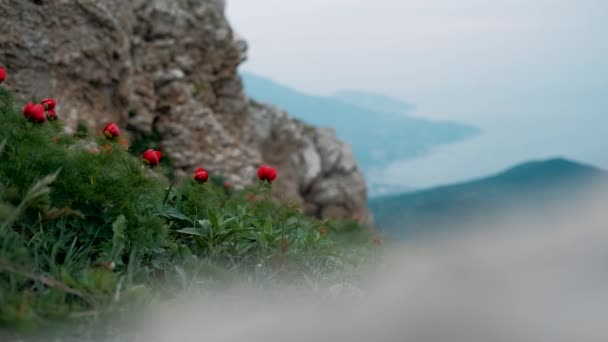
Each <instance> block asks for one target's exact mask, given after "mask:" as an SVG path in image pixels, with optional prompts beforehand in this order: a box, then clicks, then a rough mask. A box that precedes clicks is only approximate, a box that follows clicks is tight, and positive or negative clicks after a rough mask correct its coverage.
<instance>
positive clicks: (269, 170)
mask: <svg viewBox="0 0 608 342" xmlns="http://www.w3.org/2000/svg"><path fill="white" fill-rule="evenodd" d="M258 178H259V179H260V180H261V181H268V182H273V181H274V180H275V179H276V178H277V169H275V168H274V167H271V166H267V165H262V166H260V167H259V168H258Z"/></svg>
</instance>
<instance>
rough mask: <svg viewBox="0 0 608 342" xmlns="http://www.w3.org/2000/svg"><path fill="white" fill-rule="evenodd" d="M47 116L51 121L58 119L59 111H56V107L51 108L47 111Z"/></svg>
mask: <svg viewBox="0 0 608 342" xmlns="http://www.w3.org/2000/svg"><path fill="white" fill-rule="evenodd" d="M46 118H47V119H48V120H49V121H56V120H57V113H55V110H54V109H50V110H49V111H48V112H47V113H46Z"/></svg>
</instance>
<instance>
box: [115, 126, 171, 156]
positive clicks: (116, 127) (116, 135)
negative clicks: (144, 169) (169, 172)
mask: <svg viewBox="0 0 608 342" xmlns="http://www.w3.org/2000/svg"><path fill="white" fill-rule="evenodd" d="M103 135H105V136H106V138H108V139H114V138H118V137H119V136H120V128H118V126H116V124H115V123H113V122H111V123H109V124H107V125H106V127H104V129H103ZM159 159H160V158H159Z"/></svg>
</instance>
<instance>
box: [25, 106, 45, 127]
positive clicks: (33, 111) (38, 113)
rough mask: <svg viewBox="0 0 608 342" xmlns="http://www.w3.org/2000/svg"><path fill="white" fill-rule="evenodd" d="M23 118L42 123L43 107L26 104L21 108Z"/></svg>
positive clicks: (43, 118)
mask: <svg viewBox="0 0 608 342" xmlns="http://www.w3.org/2000/svg"><path fill="white" fill-rule="evenodd" d="M23 116H24V117H25V118H27V119H30V120H31V121H33V122H37V123H43V122H45V121H46V117H45V116H44V107H43V106H42V105H40V104H33V103H31V102H30V103H28V104H26V105H25V107H23Z"/></svg>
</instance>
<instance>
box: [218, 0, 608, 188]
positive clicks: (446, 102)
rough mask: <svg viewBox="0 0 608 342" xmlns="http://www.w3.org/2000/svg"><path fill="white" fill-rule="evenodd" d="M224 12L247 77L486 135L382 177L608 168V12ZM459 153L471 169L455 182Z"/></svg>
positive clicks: (270, 3)
mask: <svg viewBox="0 0 608 342" xmlns="http://www.w3.org/2000/svg"><path fill="white" fill-rule="evenodd" d="M227 9H228V10H227V13H228V17H229V19H230V20H231V22H232V24H233V26H234V28H235V30H236V31H237V32H239V33H240V34H241V35H243V36H244V37H245V39H247V41H248V42H249V59H248V61H247V62H246V63H245V64H244V65H243V66H242V67H241V69H242V70H245V71H249V72H253V73H256V74H259V75H263V76H265V77H269V78H271V79H273V80H276V81H278V82H280V83H283V84H286V85H289V86H291V87H293V88H295V89H298V90H300V91H304V92H307V93H313V94H322V95H328V94H331V93H334V92H336V91H340V90H362V91H369V92H374V93H380V94H384V95H388V96H391V97H394V98H397V99H399V100H402V101H405V102H408V103H412V104H414V105H415V106H416V111H414V112H413V113H411V114H412V115H416V116H419V117H425V118H432V119H441V120H453V121H457V122H462V123H467V124H472V125H475V126H477V127H479V128H481V129H482V131H483V132H484V133H485V134H484V135H482V136H481V137H479V138H477V140H475V141H473V142H463V143H462V144H461V145H456V146H455V147H452V146H447V147H445V148H444V149H440V152H438V153H439V155H437V154H435V155H429V156H428V157H429V158H430V159H428V160H418V161H415V162H412V161H402V162H399V163H396V164H395V165H393V167H392V168H389V169H388V170H381V171H379V173H378V174H377V175H376V176H375V177H379V178H390V179H395V180H396V181H397V182H398V183H400V184H401V183H403V182H407V183H408V184H407V185H410V186H415V187H425V186H432V185H437V184H441V183H447V182H451V181H456V180H462V179H467V178H473V177H477V176H480V175H484V174H489V173H492V172H496V171H498V170H499V169H502V168H504V167H507V166H509V165H512V164H514V163H518V162H522V161H525V160H530V159H542V158H548V157H557V156H562V157H566V158H570V159H575V160H579V161H582V162H586V163H591V164H593V165H596V166H599V167H604V168H608V157H606V156H605V154H604V153H603V151H605V150H607V149H608V142H606V140H607V139H602V138H603V136H604V132H608V115H607V114H608V113H606V108H608V99H607V98H606V96H604V94H606V93H608V44H605V43H604V41H605V36H606V34H608V22H605V21H604V15H603V14H605V13H608V3H607V2H603V1H599V0H582V1H563V2H560V3H556V2H555V1H549V0H539V1H536V2H534V3H530V2H527V1H523V0H508V1H507V0H505V1H496V2H491V3H490V2H487V1H482V0H462V1H459V2H457V3H456V2H452V3H446V2H445V1H439V0H430V1H422V0H412V1H401V0H379V1H376V2H373V3H372V2H370V1H363V0H350V1H346V0H325V1H321V0H313V1H306V2H304V1H297V2H290V3H289V4H288V5H287V4H285V2H283V1H280V0H259V1H255V2H252V1H248V0H228V1H227ZM510 137H512V138H513V139H510ZM459 146H464V147H463V149H459V148H460V147H459ZM450 149H452V150H450ZM444 150H448V151H449V155H441V153H442V151H444ZM446 153H448V152H446ZM480 153H481V154H480ZM484 153H485V154H484ZM456 155H458V156H459V161H460V165H466V167H464V166H462V167H461V166H459V165H455V166H454V169H455V170H454V172H453V173H451V174H447V173H446V172H445V169H446V166H447V165H449V166H450V168H452V164H453V162H454V161H453V158H454V157H452V156H456ZM477 161H479V162H478V163H477ZM418 162H421V163H419V164H416V163H418ZM476 164H479V165H476ZM429 168H431V169H432V168H436V169H438V170H441V172H440V173H441V174H439V175H437V174H435V173H434V172H433V171H432V170H430V172H427V170H428V169H429ZM461 168H464V169H463V170H461ZM421 170H424V172H421ZM437 172H439V171H437Z"/></svg>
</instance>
